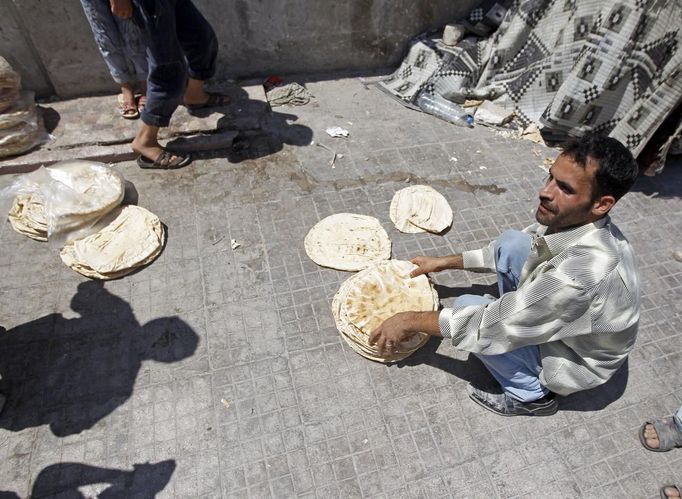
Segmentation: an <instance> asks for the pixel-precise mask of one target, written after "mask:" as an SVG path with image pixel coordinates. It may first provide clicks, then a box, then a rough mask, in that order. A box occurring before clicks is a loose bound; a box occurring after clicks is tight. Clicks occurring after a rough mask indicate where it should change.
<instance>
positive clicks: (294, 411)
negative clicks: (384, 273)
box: [0, 79, 682, 499]
mask: <svg viewBox="0 0 682 499" xmlns="http://www.w3.org/2000/svg"><path fill="white" fill-rule="evenodd" d="M309 88H310V90H311V91H312V93H313V94H314V95H315V97H316V98H315V100H314V101H313V102H312V103H310V104H308V105H307V106H303V107H299V108H276V109H275V112H274V113H273V114H272V115H271V116H270V117H269V118H268V119H267V120H266V122H265V128H266V130H267V131H268V132H269V133H270V134H271V136H270V138H269V139H268V138H265V137H255V138H253V139H251V140H248V141H247V140H245V141H240V143H239V144H237V146H236V147H235V149H234V150H232V151H227V152H217V153H205V154H203V156H201V157H200V158H199V159H197V160H195V161H194V163H192V165H191V166H189V167H187V168H185V169H183V170H179V171H169V172H159V171H141V170H139V169H138V168H137V167H136V165H135V164H134V163H133V162H128V163H121V164H119V165H118V168H120V170H121V172H122V173H123V174H124V176H125V177H126V178H127V179H128V180H130V181H131V182H133V183H134V184H135V186H136V189H137V191H138V194H139V200H138V204H139V205H140V206H143V207H145V208H147V209H149V210H151V211H152V212H154V213H156V214H157V215H159V217H160V218H161V220H162V221H163V222H164V223H165V224H166V225H167V227H168V244H167V247H166V249H165V251H164V252H163V254H162V255H161V256H160V258H159V259H158V260H157V261H155V262H154V263H153V264H152V265H150V266H149V267H147V268H145V269H144V270H142V271H140V272H138V273H136V274H134V275H131V276H128V277H126V278H123V279H120V280H117V281H113V282H107V283H104V284H102V283H100V282H95V281H89V280H87V279H85V278H82V277H80V276H79V275H78V274H76V273H74V272H73V271H71V270H70V269H69V268H67V267H65V266H64V265H63V264H62V262H61V261H60V259H59V255H58V249H57V248H52V247H50V246H49V245H48V244H41V243H38V242H35V241H32V240H29V239H26V238H24V237H22V236H20V235H18V234H16V233H15V232H14V231H12V229H11V227H10V226H9V224H2V226H1V228H0V272H1V274H2V276H3V278H2V281H0V325H2V326H3V327H4V328H5V329H6V330H7V332H4V333H1V334H0V372H1V373H2V374H3V376H4V377H5V378H12V380H13V381H14V382H15V383H16V386H18V387H19V388H18V389H17V392H16V393H12V394H11V396H10V400H9V402H8V405H7V407H6V408H5V411H4V413H3V414H2V415H1V416H0V484H1V485H0V490H6V491H12V492H14V493H16V494H17V495H18V496H20V497H27V496H28V495H29V494H33V495H32V497H44V496H48V497H51V496H54V497H67V496H68V497H73V496H70V495H68V494H67V492H66V491H67V490H70V489H69V487H75V486H76V485H77V486H79V487H80V490H81V492H82V493H83V494H84V496H85V497H92V496H95V495H97V494H98V493H99V492H101V491H102V490H104V489H105V488H106V487H107V486H108V485H107V484H112V483H113V484H114V485H113V487H115V489H114V490H115V491H117V493H119V494H120V497H131V498H132V497H154V494H155V493H157V492H158V497H178V498H180V497H182V498H185V497H187V498H195V497H202V498H203V497H205V498H215V497H254V498H264V497H265V498H267V497H296V496H300V497H319V498H325V499H326V498H329V497H343V498H347V497H377V498H378V497H384V498H389V497H390V498H397V497H453V498H463V497H486V498H488V497H496V498H510V497H528V498H531V497H532V498H536V497H599V498H607V497H608V498H611V497H657V494H658V488H659V487H660V486H661V485H663V484H664V483H670V482H673V483H675V482H676V483H678V484H682V450H678V451H673V452H670V453H665V454H659V453H652V452H647V451H645V450H644V449H643V448H642V446H641V445H640V443H639V441H638V438H637V429H638V427H639V425H640V424H641V423H642V422H643V421H644V420H645V419H646V418H648V417H651V416H662V415H665V414H669V413H670V412H671V411H672V410H673V409H675V408H676V407H678V406H679V405H680V403H682V379H681V378H680V376H679V370H680V366H682V333H681V332H680V331H681V330H682V317H681V313H682V263H679V262H677V261H675V260H674V259H673V257H672V251H673V250H675V249H682V236H681V235H682V170H681V169H680V167H681V166H682V165H680V163H679V162H678V163H677V164H671V165H669V167H668V169H667V170H665V171H664V172H663V174H662V175H661V176H659V177H655V178H643V179H640V181H638V183H637V185H636V186H635V189H634V191H633V192H631V193H629V194H628V195H627V196H626V197H625V198H624V199H623V200H622V201H621V202H620V203H619V204H618V206H617V208H616V209H615V212H614V216H613V218H614V219H615V221H616V222H617V223H618V225H619V226H620V228H621V229H622V230H623V232H624V233H625V234H626V235H627V236H628V237H629V239H630V240H631V241H632V243H633V245H634V246H635V248H636V250H637V253H638V255H639V258H640V264H641V275H642V279H643V282H644V299H643V313H642V321H641V331H640V336H639V340H638V343H637V345H636V347H635V350H634V352H633V354H632V355H631V358H630V360H629V362H628V364H627V368H624V369H623V370H621V371H620V372H619V374H618V375H617V376H616V377H615V379H613V380H612V381H611V382H609V383H608V384H607V385H606V386H604V387H602V388H599V389H597V390H593V391H592V392H587V393H583V394H579V395H576V396H571V397H567V398H564V399H562V400H561V410H560V411H559V413H557V414H556V415H555V416H552V417H548V418H537V419H533V418H502V417H498V416H495V415H493V414H491V413H488V412H486V411H484V410H483V409H481V408H480V407H478V406H477V405H475V404H474V403H473V402H471V401H469V400H468V398H467V396H466V393H465V386H466V383H467V381H468V380H471V379H475V378H478V377H481V376H483V369H482V367H481V365H480V364H479V363H478V362H476V361H475V359H473V358H472V359H469V358H468V355H467V354H466V353H464V352H458V351H456V350H454V349H453V348H452V347H450V346H449V345H448V344H447V342H446V341H444V342H442V343H439V342H437V341H433V340H432V341H431V342H429V343H428V344H427V345H426V346H425V347H424V348H423V349H422V350H421V351H419V352H418V353H417V354H416V355H415V356H413V357H411V358H409V359H408V360H407V361H406V362H404V363H402V364H400V365H393V366H388V367H387V366H383V365H379V364H376V363H372V362H369V361H367V360H364V359H363V358H361V357H359V356H358V355H356V354H355V353H354V352H352V351H351V350H350V348H348V347H347V346H346V345H345V343H344V342H343V341H342V340H341V338H340V337H339V335H338V333H337V331H336V328H335V326H334V323H333V319H332V315H331V311H330V303H331V298H332V296H333V295H334V293H335V292H336V291H337V289H338V287H339V285H340V283H341V282H342V281H343V280H344V279H346V278H347V277H348V275H349V274H348V273H344V272H337V271H333V270H329V269H324V268H320V267H318V266H317V265H315V264H314V263H312V262H311V261H310V260H309V259H308V258H307V256H306V254H305V252H304V249H303V238H304V236H305V234H306V233H307V231H308V230H309V228H310V227H312V225H314V224H315V223H316V222H317V221H318V220H320V219H322V218H323V217H325V216H327V215H330V214H333V213H339V212H356V213H362V214H367V215H372V216H375V217H377V218H378V219H379V220H380V221H381V222H382V224H383V226H384V228H385V229H386V230H387V232H388V233H389V236H390V237H391V239H392V241H393V255H394V258H399V259H409V258H410V257H412V256H415V255H417V254H421V253H424V254H441V253H447V252H456V251H461V250H464V249H471V248H475V247H480V246H482V245H484V244H486V243H487V242H488V241H489V240H490V239H492V238H494V237H496V236H497V235H498V234H499V232H500V231H503V230H505V229H507V228H521V227H523V226H525V225H527V224H529V223H530V222H531V221H532V220H533V212H534V208H535V206H536V198H537V191H538V189H539V186H540V184H541V183H542V181H543V178H544V175H545V172H544V171H543V169H542V168H541V166H542V164H543V161H544V159H545V158H546V157H553V156H554V155H556V152H555V151H554V150H551V149H548V148H545V147H542V146H538V145H535V144H533V143H530V142H523V141H515V140H512V139H509V138H505V137H502V136H500V135H497V134H496V133H494V132H493V131H490V130H489V129H485V128H483V127H476V128H475V129H473V130H468V129H462V128H458V127H455V126H451V125H448V124H445V123H443V122H441V121H438V120H437V119H435V118H432V117H430V116H426V115H422V114H420V113H416V112H414V111H410V110H408V109H405V108H403V107H402V106H400V105H399V104H398V103H396V102H394V101H392V100H390V99H389V98H388V97H386V96H384V95H383V94H381V93H379V92H378V91H376V90H374V89H371V88H366V87H365V86H364V85H363V84H362V82H361V81H358V80H355V79H345V80H337V81H327V82H321V83H311V84H310V85H309ZM72 104H73V106H77V105H78V101H73V102H72ZM64 105H66V104H64ZM334 125H338V126H341V127H344V128H346V129H348V130H349V131H350V137H349V138H347V139H333V138H331V137H329V136H328V135H326V134H325V133H324V129H325V128H327V127H329V126H334ZM311 141H314V142H315V143H318V144H323V145H324V146H326V147H327V148H329V149H332V150H333V151H335V152H336V153H337V159H336V161H335V163H334V165H333V167H332V166H331V165H330V160H331V157H332V153H331V152H330V151H329V150H327V149H325V148H324V147H320V146H317V145H310V143H311ZM12 179H13V176H9V175H5V176H0V187H4V186H5V185H7V184H9V183H10V181H11V180H12ZM422 182H423V183H428V184H430V185H433V186H434V187H435V188H436V189H438V190H439V191H440V192H442V193H443V194H444V195H445V196H446V197H447V198H448V200H449V201H450V204H451V206H452V207H453V210H454V212H455V222H454V224H453V227H452V229H451V230H450V231H449V232H447V233H446V234H445V235H444V236H436V235H425V234H416V235H409V234H402V233H399V232H398V231H397V230H396V229H395V228H394V227H393V224H392V223H391V222H390V219H389V216H388V206H389V204H390V200H391V197H392V196H393V193H394V192H395V191H396V190H398V189H400V188H402V187H405V186H406V185H410V184H414V183H422ZM231 239H236V240H237V241H238V242H239V243H240V244H241V246H240V247H239V248H237V249H235V250H233V249H232V248H231V246H230V240H231ZM435 282H436V283H437V284H439V285H440V286H441V287H440V288H439V291H440V293H441V296H442V297H443V299H442V303H443V304H444V305H446V306H447V305H448V304H450V303H451V302H452V295H453V294H454V293H456V292H458V291H461V290H457V289H455V290H454V291H453V290H451V289H449V288H452V287H454V288H461V287H469V286H471V285H474V286H476V287H477V289H478V290H480V289H481V288H482V286H484V285H487V284H490V283H491V282H492V280H491V279H489V278H482V277H481V276H480V275H473V274H467V273H464V272H452V273H445V274H438V275H436V276H435ZM1 383H2V382H0V384H1ZM0 495H2V494H0ZM3 497H4V496H3ZM8 497H10V496H8Z"/></svg>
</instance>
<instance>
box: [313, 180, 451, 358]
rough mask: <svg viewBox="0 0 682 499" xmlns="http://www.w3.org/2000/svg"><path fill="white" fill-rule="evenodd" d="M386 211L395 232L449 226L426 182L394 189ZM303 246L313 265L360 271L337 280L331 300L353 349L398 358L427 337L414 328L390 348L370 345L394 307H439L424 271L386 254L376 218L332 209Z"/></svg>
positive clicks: (444, 206)
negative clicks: (412, 275) (384, 350)
mask: <svg viewBox="0 0 682 499" xmlns="http://www.w3.org/2000/svg"><path fill="white" fill-rule="evenodd" d="M389 216H390V218H391V220H392V221H393V223H394V224H395V226H396V228H397V229H398V230H399V231H400V232H405V233H419V232H433V233H436V234H440V233H442V232H443V231H445V230H446V229H447V228H448V227H450V226H451V225H452V218H453V215H452V208H450V205H449V204H448V202H447V200H446V199H445V198H444V197H443V195H442V194H440V193H439V192H438V191H436V190H435V189H433V188H431V187H429V186H425V185H416V186H410V187H407V188H405V189H401V190H400V191H398V192H396V193H395V195H394V196H393V200H392V202H391V206H390V213H389ZM304 246H305V250H306V253H307V254H308V256H309V257H310V259H311V260H312V261H314V262H315V263H317V264H318V265H321V266H323V267H329V268H333V269H337V270H346V271H360V272H359V273H357V274H355V275H353V276H351V277H350V278H348V279H347V280H346V281H345V282H344V283H343V284H342V285H341V287H340V289H339V291H338V292H337V293H336V295H335V296H334V299H333V301H332V315H333V316H334V320H335V321H336V326H337V328H338V330H339V332H340V333H341V337H342V338H343V339H344V340H345V341H346V342H347V343H348V344H349V345H350V347H351V348H352V349H353V350H355V351H356V352H357V353H359V354H360V355H362V356H363V357H366V358H368V359H371V360H375V361H378V362H386V363H388V362H397V361H399V360H403V359H404V358H406V357H407V356H409V355H410V354H412V353H413V352H415V351H416V350H417V349H418V348H420V347H421V346H422V345H424V343H426V342H427V341H428V338H429V337H428V335H427V334H425V333H417V334H415V335H414V336H413V337H412V338H411V339H410V340H408V341H406V342H404V343H403V344H402V345H400V347H399V348H398V350H397V351H396V352H393V353H390V354H380V353H379V351H378V350H377V349H376V347H374V346H370V345H369V337H370V335H371V334H372V331H374V330H375V329H376V328H377V327H379V325H380V324H381V323H382V322H383V321H384V320H386V319H388V318H389V317H392V316H393V315H395V314H396V313H398V312H408V311H434V310H438V295H437V293H436V291H435V289H434V287H433V286H432V285H431V282H430V281H429V279H428V277H427V276H425V275H421V276H418V277H416V278H410V277H409V274H410V272H411V271H412V270H413V269H415V268H416V266H415V265H414V264H412V263H410V262H405V261H400V260H391V259H390V258H391V240H390V239H389V237H388V234H387V233H386V231H385V230H384V228H383V227H382V226H381V223H380V222H379V221H378V220H377V219H376V218H374V217H370V216H366V215H359V214H355V213H338V214H336V215H331V216H329V217H327V218H325V219H323V220H321V221H320V222H318V223H317V224H316V225H315V226H314V227H313V228H312V229H311V230H310V231H309V232H308V234H307V235H306V237H305V241H304Z"/></svg>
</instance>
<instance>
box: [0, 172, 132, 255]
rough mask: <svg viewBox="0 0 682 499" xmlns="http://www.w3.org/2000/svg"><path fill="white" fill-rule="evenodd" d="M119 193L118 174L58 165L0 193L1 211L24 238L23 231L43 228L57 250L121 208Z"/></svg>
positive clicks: (121, 193) (121, 183) (121, 192)
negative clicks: (41, 212) (42, 216)
mask: <svg viewBox="0 0 682 499" xmlns="http://www.w3.org/2000/svg"><path fill="white" fill-rule="evenodd" d="M124 192H125V180H124V178H123V175H121V174H120V173H119V172H118V171H117V170H115V169H113V168H111V167H109V166H107V165H105V164H103V163H97V162H94V161H81V160H72V161H62V162H60V163H56V164H54V165H52V166H49V167H41V168H39V169H38V170H36V171H34V172H32V173H28V174H25V175H22V176H21V177H19V178H18V179H17V180H16V181H15V182H14V183H13V184H12V185H10V186H9V187H6V188H5V189H3V190H2V191H0V209H5V210H6V212H9V213H10V215H9V217H8V218H9V220H10V223H12V226H13V227H14V228H15V229H16V230H17V231H18V232H21V233H25V234H26V235H28V236H29V237H31V236H30V234H28V233H27V231H25V230H21V229H22V228H23V227H26V226H28V227H31V228H32V229H33V228H35V229H36V231H38V229H39V228H40V227H41V225H42V224H43V223H44V224H46V226H47V239H48V241H49V242H50V243H51V244H54V245H55V246H57V247H60V248H61V247H62V246H63V245H64V244H65V243H66V242H67V241H71V240H75V239H80V238H82V237H85V236H87V235H89V234H91V233H93V232H95V231H96V229H94V225H95V224H96V223H97V221H98V220H100V219H101V218H102V217H103V216H104V215H106V214H107V213H109V212H110V211H111V210H112V209H114V208H115V207H117V206H118V205H120V204H121V201H122V200H123V196H124ZM22 203H23V206H17V205H20V204H22ZM40 205H42V207H43V210H44V218H42V219H41V217H40ZM22 217H23V219H24V220H23V221H22V222H21V223H17V218H22ZM13 219H14V220H13ZM26 219H28V220H26ZM43 220H44V222H43Z"/></svg>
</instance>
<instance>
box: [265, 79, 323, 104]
mask: <svg viewBox="0 0 682 499" xmlns="http://www.w3.org/2000/svg"><path fill="white" fill-rule="evenodd" d="M265 97H266V98H267V99H268V102H269V103H270V105H271V106H272V107H277V106H283V105H285V104H289V105H291V106H304V105H306V104H307V103H308V102H310V99H311V98H312V97H313V95H312V94H311V93H310V91H309V90H308V89H307V88H305V87H304V86H303V85H301V84H299V83H296V82H294V83H287V84H286V85H278V86H275V87H272V88H271V89H270V90H266V91H265Z"/></svg>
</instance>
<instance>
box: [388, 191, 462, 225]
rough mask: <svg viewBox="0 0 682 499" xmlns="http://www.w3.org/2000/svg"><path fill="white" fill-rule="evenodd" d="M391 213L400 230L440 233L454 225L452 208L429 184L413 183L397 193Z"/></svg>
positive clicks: (392, 201) (392, 202)
mask: <svg viewBox="0 0 682 499" xmlns="http://www.w3.org/2000/svg"><path fill="white" fill-rule="evenodd" d="M389 215H390V217H391V220H392V221H393V223H394V224H395V226H396V228H397V229H398V230H399V231H400V232H405V233H408V234H415V233H419V232H433V233H435V234H438V233H440V232H443V231H444V230H445V229H447V228H448V227H450V225H452V208H450V205H449V204H448V202H447V200H446V199H445V197H444V196H443V195H442V194H441V193H440V192H438V191H437V190H435V189H434V188H432V187H429V186H428V185H413V186H410V187H406V188H405V189H401V190H399V191H398V192H396V193H395V195H394V196H393V199H392V200H391V206H390V208H389Z"/></svg>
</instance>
